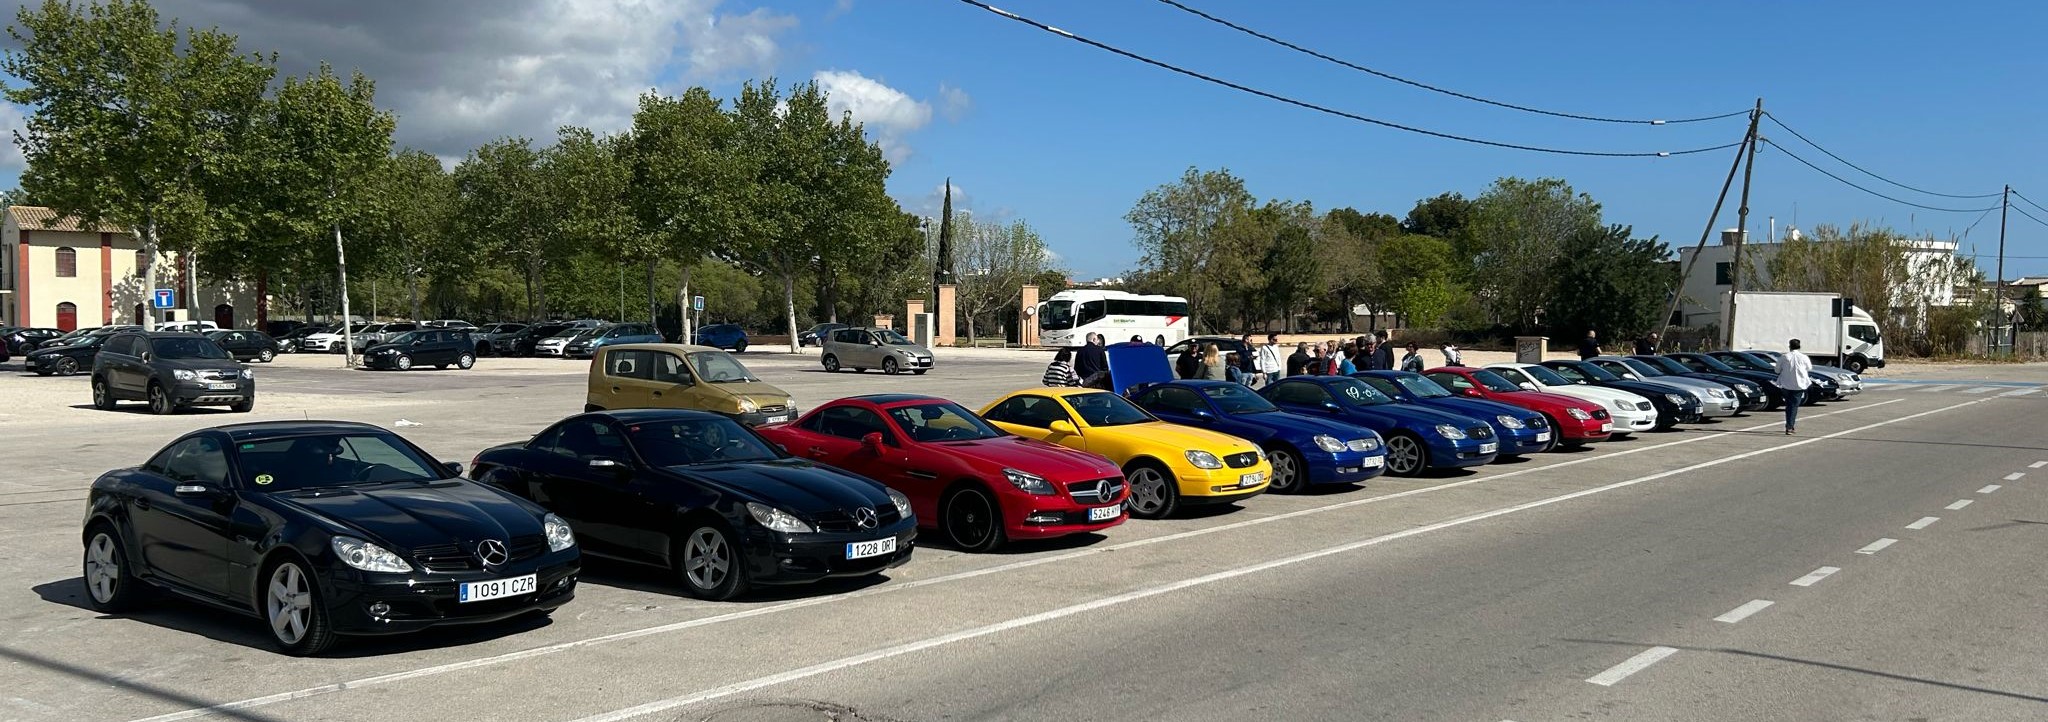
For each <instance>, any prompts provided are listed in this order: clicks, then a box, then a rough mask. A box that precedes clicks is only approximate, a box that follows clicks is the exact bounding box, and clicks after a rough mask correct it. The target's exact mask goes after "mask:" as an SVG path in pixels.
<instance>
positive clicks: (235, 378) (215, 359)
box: [92, 332, 256, 414]
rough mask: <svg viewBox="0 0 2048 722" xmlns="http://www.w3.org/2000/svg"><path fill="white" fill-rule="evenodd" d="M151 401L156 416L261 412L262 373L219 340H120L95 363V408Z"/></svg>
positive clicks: (148, 336) (127, 336) (175, 336)
mask: <svg viewBox="0 0 2048 722" xmlns="http://www.w3.org/2000/svg"><path fill="white" fill-rule="evenodd" d="M122 401H147V402H149V411H150V413H154V414H172V413H177V411H178V410H179V409H182V408H185V407H188V406H226V407H228V408H229V409H230V410H233V411H236V412H244V411H248V410H250V409H253V408H255V407H256V372H254V371H251V370H249V369H248V367H245V366H243V365H242V364H240V363H236V362H235V358H234V357H233V356H230V355H228V352H227V350H226V349H223V348H221V347H220V344H217V343H214V342H213V339H209V338H207V337H205V336H200V335H198V334H191V333H163V332H159V333H137V332H124V333H118V334H114V337H113V338H110V339H107V342H106V345H105V346H104V347H102V348H101V349H100V352H99V354H98V355H96V356H94V357H93V361H92V405H93V407H94V408H97V409H101V410H112V409H113V408H114V405H115V404H117V403H119V402H122Z"/></svg>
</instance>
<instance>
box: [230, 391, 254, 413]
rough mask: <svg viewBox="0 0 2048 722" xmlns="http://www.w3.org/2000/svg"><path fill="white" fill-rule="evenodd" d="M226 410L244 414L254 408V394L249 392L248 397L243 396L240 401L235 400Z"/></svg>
mask: <svg viewBox="0 0 2048 722" xmlns="http://www.w3.org/2000/svg"><path fill="white" fill-rule="evenodd" d="M228 410H229V411H233V412H235V413H237V414H246V413H249V412H251V411H254V410H256V395H255V394H250V395H249V396H248V397H246V398H243V399H242V400H241V401H237V402H235V403H233V404H231V405H229V406H228Z"/></svg>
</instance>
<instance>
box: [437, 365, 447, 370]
mask: <svg viewBox="0 0 2048 722" xmlns="http://www.w3.org/2000/svg"><path fill="white" fill-rule="evenodd" d="M434 368H436V369H439V370H442V371H447V370H448V364H434Z"/></svg>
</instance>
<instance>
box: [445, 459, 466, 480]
mask: <svg viewBox="0 0 2048 722" xmlns="http://www.w3.org/2000/svg"><path fill="white" fill-rule="evenodd" d="M441 468H443V469H447V470H448V476H449V477H450V478H455V479H459V478H462V462H460V461H450V462H448V463H446V464H442V465H441Z"/></svg>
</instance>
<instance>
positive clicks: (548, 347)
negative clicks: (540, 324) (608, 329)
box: [533, 327, 597, 358]
mask: <svg viewBox="0 0 2048 722" xmlns="http://www.w3.org/2000/svg"><path fill="white" fill-rule="evenodd" d="M596 332H597V329H595V328H576V327H571V328H565V329H562V331H561V333H557V334H555V335H553V336H549V337H547V338H544V339H541V340H540V342H539V343H536V344H534V345H533V355H535V356H554V357H556V358H568V357H569V344H571V343H574V342H576V341H578V340H581V339H583V338H585V337H587V336H589V335H591V334H593V333H596Z"/></svg>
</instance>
